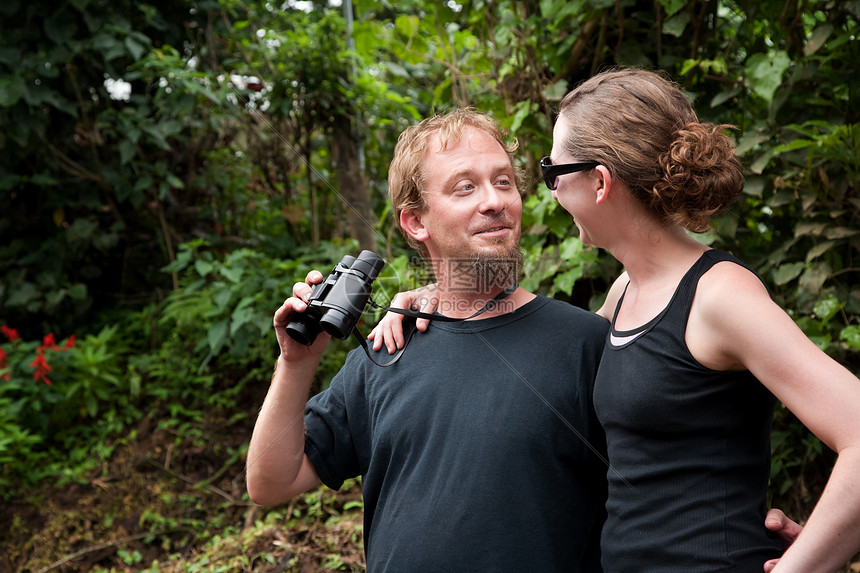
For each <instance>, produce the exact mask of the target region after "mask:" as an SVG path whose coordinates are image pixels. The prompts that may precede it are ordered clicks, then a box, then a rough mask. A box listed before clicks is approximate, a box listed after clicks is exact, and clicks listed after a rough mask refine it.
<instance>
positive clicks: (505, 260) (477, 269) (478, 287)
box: [468, 245, 524, 294]
mask: <svg viewBox="0 0 860 573" xmlns="http://www.w3.org/2000/svg"><path fill="white" fill-rule="evenodd" d="M523 260H524V259H523V252H522V251H521V250H520V248H519V245H517V246H516V247H515V248H512V249H510V250H509V251H508V252H506V253H501V254H494V255H487V254H484V253H476V254H473V255H472V257H471V261H470V263H471V264H470V269H469V270H470V272H469V273H468V274H469V275H470V276H471V278H472V280H473V281H474V291H475V292H479V293H482V294H490V293H491V292H493V291H496V290H498V289H500V288H501V289H504V288H507V287H509V286H511V285H512V284H514V283H516V282H518V281H519V280H520V277H521V276H522V271H523Z"/></svg>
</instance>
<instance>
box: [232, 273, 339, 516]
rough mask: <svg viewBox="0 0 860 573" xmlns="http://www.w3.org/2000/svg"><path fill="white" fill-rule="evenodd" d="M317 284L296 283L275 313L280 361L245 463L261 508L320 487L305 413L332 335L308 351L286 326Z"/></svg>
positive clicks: (315, 278)
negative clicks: (310, 453) (309, 453)
mask: <svg viewBox="0 0 860 573" xmlns="http://www.w3.org/2000/svg"><path fill="white" fill-rule="evenodd" d="M321 280H322V275H321V274H320V273H319V272H317V271H312V272H311V273H310V274H308V281H307V283H297V284H296V285H295V286H294V287H293V296H292V297H290V298H288V299H287V300H286V301H285V302H284V304H283V305H281V307H280V308H279V309H278V310H277V311H275V316H274V319H273V326H274V328H275V334H276V336H277V339H278V346H279V348H280V356H279V357H278V361H277V364H276V366H275V373H274V375H273V376H272V383H271V385H270V386H269V392H268V394H267V395H266V399H265V401H264V402H263V407H262V408H261V409H260V414H259V416H258V417H257V422H256V424H255V426H254V433H253V435H252V436H251V443H250V445H249V447H248V458H247V463H246V479H247V487H248V495H250V496H251V500H252V501H253V502H254V503H257V504H260V505H270V504H277V503H282V502H284V501H287V500H289V499H290V498H292V497H294V496H296V495H298V494H300V493H302V492H304V491H307V490H308V489H310V488H312V487H314V486H315V485H317V484H319V478H318V477H317V474H316V471H315V470H314V467H313V464H311V462H310V460H308V458H307V456H305V451H304V450H305V424H304V411H305V403H306V402H307V398H308V393H309V392H310V386H311V382H312V381H313V377H314V373H315V372H316V369H317V366H318V365H319V362H320V357H321V356H322V353H323V352H324V351H325V349H326V347H327V346H328V343H329V341H330V340H331V336H329V335H328V334H326V333H321V334H319V335H318V336H317V339H316V341H315V342H314V343H313V344H312V345H311V346H304V345H302V344H300V343H298V342H296V341H295V340H293V339H292V338H290V337H289V335H287V333H286V330H285V327H286V326H287V324H288V323H289V322H290V321H291V320H292V318H293V316H294V315H295V313H297V312H304V311H305V310H306V309H307V304H306V301H307V297H308V296H309V295H310V293H311V287H310V286H309V285H310V284H314V283H318V282H320V281H321Z"/></svg>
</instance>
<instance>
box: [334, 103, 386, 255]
mask: <svg viewBox="0 0 860 573" xmlns="http://www.w3.org/2000/svg"><path fill="white" fill-rule="evenodd" d="M332 158H333V159H334V163H335V166H334V167H335V173H337V186H338V192H339V193H340V196H341V198H342V199H343V202H344V204H345V206H346V212H347V220H348V222H349V231H350V235H351V236H352V237H353V238H354V239H355V240H357V241H358V244H359V246H361V248H362V249H368V250H371V251H372V250H375V249H376V233H375V231H374V228H373V224H374V218H373V209H372V208H371V203H370V191H369V190H368V187H367V181H366V180H365V177H364V173H362V170H361V165H360V164H359V160H358V149H357V147H356V142H355V138H354V137H353V135H352V129H351V122H350V119H349V117H348V116H346V115H340V116H338V117H337V118H335V120H334V123H333V125H332Z"/></svg>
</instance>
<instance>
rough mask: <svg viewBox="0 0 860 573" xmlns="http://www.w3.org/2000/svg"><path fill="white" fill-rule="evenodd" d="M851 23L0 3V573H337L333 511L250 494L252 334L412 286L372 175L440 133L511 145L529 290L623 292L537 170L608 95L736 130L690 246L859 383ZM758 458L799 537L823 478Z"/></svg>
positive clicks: (262, 361) (670, 6)
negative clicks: (620, 93)
mask: <svg viewBox="0 0 860 573" xmlns="http://www.w3.org/2000/svg"><path fill="white" fill-rule="evenodd" d="M858 20H860V1H856V0H855V1H851V0H842V1H836V0H736V1H726V0H719V1H717V0H710V1H703V2H688V1H685V0H652V1H649V2H645V1H640V0H592V1H586V0H574V1H567V0H539V1H538V0H475V1H471V2H470V1H465V2H455V1H453V0H452V1H449V2H421V1H416V0H405V1H398V2H396V3H395V2H386V1H381V2H374V1H370V0H353V1H352V2H351V3H349V2H346V1H345V2H344V3H343V4H340V3H334V2H332V3H331V4H327V3H325V2H299V1H294V0H286V1H284V2H282V3H276V2H266V1H260V0H243V1H239V0H197V1H192V0H169V1H167V0H144V1H141V0H67V1H61V2H56V1H54V0H27V1H25V0H4V2H2V3H0V326H2V332H0V571H26V572H39V573H44V572H48V571H111V572H113V571H152V572H156V571H165V572H167V571H170V572H178V571H206V572H209V571H212V572H214V571H318V570H333V571H362V570H363V569H364V567H363V563H364V560H363V556H362V552H361V527H362V524H361V515H362V514H361V510H362V505H361V495H360V486H359V484H358V483H350V484H348V485H347V486H345V487H344V489H343V490H342V491H341V492H332V491H330V490H325V489H320V490H317V491H313V492H310V493H308V494H307V495H305V496H303V497H302V498H299V499H296V500H294V501H293V502H291V503H289V504H285V505H283V506H277V507H266V508H262V507H255V506H254V505H253V504H251V503H250V501H249V499H248V497H247V494H246V493H245V486H244V480H243V469H244V464H245V460H244V455H245V452H246V449H247V442H248V439H249V437H250V433H251V429H252V427H253V423H254V418H255V415H256V412H257V410H258V408H259V406H260V404H261V402H262V399H263V396H264V395H265V392H266V389H267V386H268V381H269V378H270V376H271V369H272V366H273V363H274V358H275V352H276V344H275V340H274V336H273V335H272V332H271V327H270V324H271V315H272V313H273V312H274V310H275V308H277V306H279V305H280V303H281V302H282V301H283V299H284V298H286V296H288V294H289V293H290V289H291V286H292V284H293V283H294V282H295V281H296V280H299V279H302V278H303V277H304V276H305V274H306V272H307V271H308V270H309V269H311V268H318V269H321V270H324V271H326V270H328V269H331V267H332V266H333V264H334V263H336V262H337V261H338V260H340V258H341V257H342V256H343V255H344V254H356V253H357V252H358V250H359V249H361V248H367V249H373V250H375V251H377V252H378V253H380V254H381V255H382V256H383V257H384V258H385V260H386V262H387V264H386V267H385V269H384V271H383V273H382V275H381V276H380V278H379V279H378V280H377V283H376V284H375V286H374V294H373V296H374V299H375V300H376V301H377V302H380V303H383V304H384V303H386V302H388V301H389V300H390V298H391V296H393V294H394V293H395V292H397V291H398V290H403V289H405V288H412V287H414V286H417V285H419V284H422V283H423V281H424V280H426V273H425V272H424V271H423V269H422V267H421V265H420V263H419V262H418V261H417V259H416V256H415V255H414V254H413V253H412V252H411V251H410V250H409V249H408V247H407V246H406V245H405V243H404V242H403V241H402V239H401V238H400V236H399V235H398V234H397V233H396V232H393V224H392V219H391V214H390V211H389V209H388V204H387V197H386V176H387V167H388V162H389V160H390V157H391V152H392V149H393V147H394V144H395V142H396V140H397V136H398V134H399V133H400V131H401V130H402V129H403V128H405V127H406V126H408V125H410V124H412V123H414V122H417V121H418V120H420V119H421V118H423V117H426V116H428V115H430V114H433V113H435V112H437V111H446V110H448V109H451V108H453V107H457V106H466V105H470V106H474V107H476V108H478V109H480V110H484V111H487V112H490V113H492V114H493V115H495V116H496V117H497V118H498V119H499V120H500V121H501V122H502V124H503V125H504V126H505V127H506V128H507V129H508V130H509V131H510V133H511V134H512V135H514V136H516V137H517V138H518V139H519V142H520V145H521V153H520V159H521V161H522V167H523V168H524V169H525V170H526V172H527V173H528V175H529V177H528V181H529V185H528V186H527V187H526V188H525V189H522V192H523V194H524V201H525V205H526V208H525V217H524V237H523V242H522V244H523V249H524V252H525V256H526V269H525V271H526V272H525V279H524V280H523V285H524V286H526V287H528V288H530V289H533V290H535V291H538V292H540V293H543V294H546V295H549V296H553V297H556V298H559V299H562V300H566V301H570V302H571V303H572V304H575V305H579V306H582V307H585V308H590V309H594V308H596V307H597V306H599V303H600V300H601V297H602V296H603V294H604V292H605V290H606V288H607V286H608V284H609V283H610V281H611V280H612V278H614V277H615V276H616V275H617V273H618V272H619V270H620V269H619V265H618V263H617V261H615V260H614V259H613V258H612V257H611V256H610V255H609V254H608V253H605V252H601V251H598V250H596V249H593V248H591V247H588V246H584V245H583V244H582V243H581V242H580V241H579V239H578V238H577V233H576V230H575V227H574V226H573V225H571V224H570V218H569V216H568V215H566V214H565V213H564V212H562V210H561V209H560V208H559V207H558V206H557V205H556V203H555V202H554V201H553V200H552V198H551V196H550V193H549V192H548V191H547V189H546V188H545V186H543V185H542V184H541V183H539V176H538V168H537V164H538V160H539V158H540V157H541V156H543V155H546V154H548V153H549V150H550V147H551V126H552V124H553V121H554V109H555V106H556V104H557V102H558V101H559V100H560V98H561V97H562V96H563V95H564V94H565V93H566V92H567V91H568V90H569V89H571V88H572V87H573V86H575V85H576V84H577V83H578V82H580V81H582V80H584V79H585V78H588V77H589V76H590V75H592V74H593V73H595V72H596V71H598V70H600V69H602V68H603V67H605V66H610V65H613V64H627V65H640V66H645V67H648V68H660V69H663V70H666V71H667V72H669V73H670V74H671V75H672V76H673V77H674V78H675V79H676V80H677V82H678V83H679V84H680V85H681V86H682V87H683V88H684V89H685V90H686V91H687V92H688V94H689V96H690V97H691V98H694V99H695V105H696V108H697V110H698V112H699V114H700V118H701V119H702V120H706V121H712V122H715V123H727V124H732V125H734V126H737V129H736V130H734V131H733V132H732V133H733V137H735V138H736V141H737V144H738V154H739V156H740V157H741V159H742V160H743V162H744V164H745V166H746V174H747V182H746V189H745V193H744V195H743V198H742V200H741V201H739V202H738V203H737V204H736V205H735V206H734V208H733V209H732V210H731V212H729V213H726V214H725V215H723V216H721V217H720V218H719V219H718V220H717V221H716V223H715V225H714V228H713V230H712V231H711V232H709V233H708V234H707V235H705V236H704V237H703V240H705V241H707V242H708V243H711V244H713V245H715V246H719V247H721V248H724V249H729V250H732V251H733V252H735V253H736V254H737V255H739V256H740V257H741V258H743V259H744V260H746V261H747V262H748V263H750V264H751V265H753V266H754V267H755V269H757V271H758V272H759V273H760V274H761V275H762V276H763V277H764V278H765V280H766V281H767V283H768V285H769V287H770V288H771V290H772V292H773V294H774V296H775V297H776V299H777V300H778V302H779V303H780V304H781V305H783V306H784V307H785V308H786V309H788V310H790V312H791V314H792V316H793V318H794V319H795V320H796V321H797V323H798V324H799V325H800V326H801V328H802V329H803V330H804V331H805V332H806V333H807V334H808V335H809V336H810V337H811V338H812V339H813V340H814V341H815V342H816V343H817V344H818V345H819V346H820V347H821V348H822V349H824V350H825V351H826V352H827V353H829V354H831V355H832V356H834V357H835V358H837V359H838V360H840V361H841V362H842V363H844V364H845V365H847V366H848V367H849V368H851V369H852V371H853V372H855V373H856V372H858V371H860V284H858V278H860V226H858V220H860V69H858V64H860V40H858V33H860V27H858ZM378 318H379V315H378V314H373V313H366V314H365V315H364V319H363V322H362V323H361V324H360V326H359V329H360V330H361V331H362V332H363V333H364V334H367V333H368V332H369V330H370V328H371V327H372V325H373V324H374V323H375V321H376V320H377V319H378ZM352 346H353V342H352V341H351V340H347V341H336V343H335V344H333V345H332V348H330V349H329V351H328V353H327V355H326V359H325V360H326V362H325V364H324V368H323V370H322V371H321V372H320V374H319V377H318V380H317V382H316V389H320V388H323V387H325V385H326V384H327V383H328V380H329V379H330V377H331V376H332V375H333V373H334V372H335V371H336V370H337V368H338V366H339V364H340V362H341V361H342V359H343V356H344V355H345V352H346V351H347V350H349V349H350V348H351V347H352ZM858 415H860V413H858ZM773 446H774V456H773V469H772V486H771V494H770V495H771V500H770V501H771V503H772V505H774V506H777V507H780V508H782V509H784V510H785V511H786V513H788V514H789V515H791V516H793V517H794V518H795V519H797V520H799V521H802V520H803V519H804V518H805V517H806V516H807V515H808V514H809V512H810V511H811V509H812V506H813V504H814V503H815V501H816V499H817V496H818V494H819V493H820V490H821V487H822V484H823V481H824V480H825V479H826V476H827V475H828V473H829V470H830V467H831V465H832V463H833V460H834V455H833V454H832V452H831V451H829V450H828V449H827V448H826V447H823V446H822V444H821V443H820V442H819V441H818V440H817V439H816V438H815V437H814V436H812V435H810V434H809V433H808V432H807V431H806V430H805V429H804V428H803V427H802V426H801V425H799V424H798V423H797V421H796V420H795V419H794V418H793V417H792V416H791V414H790V413H789V412H787V411H785V410H784V409H783V408H781V407H780V408H778V411H777V415H776V420H775V425H774V430H773ZM847 570H853V571H860V564H854V565H853V566H851V565H847V566H846V571H847Z"/></svg>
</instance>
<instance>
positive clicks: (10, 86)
mask: <svg viewBox="0 0 860 573" xmlns="http://www.w3.org/2000/svg"><path fill="white" fill-rule="evenodd" d="M26 94H27V84H25V83H24V79H23V78H21V77H19V76H0V107H12V106H13V105H15V104H16V103H18V101H19V100H20V99H21V98H22V97H24V96H25V95H26Z"/></svg>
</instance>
